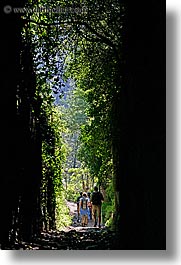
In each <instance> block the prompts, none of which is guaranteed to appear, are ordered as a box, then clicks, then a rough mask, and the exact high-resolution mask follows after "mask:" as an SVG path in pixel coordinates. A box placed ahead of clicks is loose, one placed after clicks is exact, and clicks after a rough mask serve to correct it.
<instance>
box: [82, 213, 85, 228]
mask: <svg viewBox="0 0 181 265" xmlns="http://www.w3.org/2000/svg"><path fill="white" fill-rule="evenodd" d="M84 225H85V215H84V214H83V215H82V226H84Z"/></svg>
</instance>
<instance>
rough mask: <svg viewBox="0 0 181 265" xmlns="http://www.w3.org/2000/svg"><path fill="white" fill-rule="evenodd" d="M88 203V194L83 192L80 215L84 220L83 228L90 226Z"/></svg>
mask: <svg viewBox="0 0 181 265" xmlns="http://www.w3.org/2000/svg"><path fill="white" fill-rule="evenodd" d="M88 202H89V198H87V193H86V192H83V194H82V198H81V199H80V203H79V208H80V215H81V218H82V226H86V225H87V224H88V214H89V210H88Z"/></svg>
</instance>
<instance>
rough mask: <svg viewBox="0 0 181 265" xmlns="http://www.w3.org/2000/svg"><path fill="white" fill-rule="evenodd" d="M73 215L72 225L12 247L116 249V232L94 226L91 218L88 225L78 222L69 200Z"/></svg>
mask: <svg viewBox="0 0 181 265" xmlns="http://www.w3.org/2000/svg"><path fill="white" fill-rule="evenodd" d="M67 206H68V207H69V209H70V215H71V216H72V225H71V226H68V227H65V228H64V229H63V230H62V231H51V232H43V233H41V235H40V236H39V237H36V238H34V240H32V242H30V243H27V242H21V243H17V244H15V245H14V246H13V248H11V249H17V250H19V249H23V250H109V249H114V233H113V232H111V231H110V230H108V229H107V228H106V227H102V228H101V229H100V228H96V227H93V221H92V220H89V223H88V225H87V227H82V226H81V223H79V222H77V208H76V204H75V203H73V202H67Z"/></svg>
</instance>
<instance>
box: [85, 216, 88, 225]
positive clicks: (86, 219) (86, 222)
mask: <svg viewBox="0 0 181 265" xmlns="http://www.w3.org/2000/svg"><path fill="white" fill-rule="evenodd" d="M87 224H88V215H85V225H87Z"/></svg>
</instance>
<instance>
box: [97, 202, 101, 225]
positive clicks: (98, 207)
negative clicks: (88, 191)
mask: <svg viewBox="0 0 181 265" xmlns="http://www.w3.org/2000/svg"><path fill="white" fill-rule="evenodd" d="M97 215H98V225H99V227H101V205H98V206H97Z"/></svg>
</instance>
